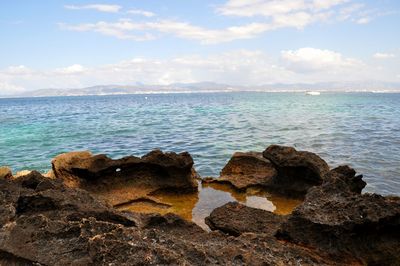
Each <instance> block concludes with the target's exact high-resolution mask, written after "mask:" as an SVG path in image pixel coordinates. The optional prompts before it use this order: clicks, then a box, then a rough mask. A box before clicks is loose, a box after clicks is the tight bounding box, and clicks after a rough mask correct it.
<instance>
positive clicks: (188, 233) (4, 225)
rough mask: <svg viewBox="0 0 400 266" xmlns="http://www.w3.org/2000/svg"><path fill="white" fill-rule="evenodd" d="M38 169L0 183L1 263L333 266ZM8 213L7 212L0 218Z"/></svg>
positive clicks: (307, 253) (319, 257)
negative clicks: (148, 209)
mask: <svg viewBox="0 0 400 266" xmlns="http://www.w3.org/2000/svg"><path fill="white" fill-rule="evenodd" d="M44 180H45V177H43V176H41V175H40V174H39V173H37V172H32V173H31V174H29V175H28V176H25V177H20V178H19V179H17V180H4V179H3V180H0V214H1V215H0V263H1V264H4V265H110V264H115V265H143V264H146V265H216V264H219V265H236V264H245V265H246V264H247V265H261V264H263V263H264V264H265V263H266V264H279V265H294V264H296V263H299V261H301V263H302V264H306V265H321V264H325V265H338V264H340V262H335V261H332V260H331V259H329V257H326V256H325V255H324V254H323V253H321V254H317V253H315V252H313V251H312V250H309V249H306V248H303V247H300V246H296V245H294V244H291V243H283V242H280V241H277V240H276V239H275V238H273V237H270V236H266V235H265V234H261V235H258V234H254V233H245V234H242V235H240V236H239V237H237V238H235V237H231V236H227V235H225V234H222V233H218V232H213V233H207V232H205V231H203V230H202V229H201V228H200V227H198V226H197V225H195V224H193V223H191V222H188V221H184V220H182V219H181V218H180V217H178V216H176V215H172V214H168V215H165V216H160V215H154V214H148V215H144V214H141V215H136V214H125V213H120V212H117V211H115V210H114V209H112V208H110V207H109V206H106V205H104V204H102V203H101V202H99V201H97V200H95V199H94V198H93V197H92V196H91V195H90V194H88V193H87V192H86V191H84V190H81V189H73V188H72V189H71V188H68V187H66V186H65V185H63V184H62V183H61V182H57V181H56V180H52V179H48V181H49V182H50V183H51V185H52V186H48V188H47V189H45V190H41V189H39V188H40V184H42V182H43V181H44ZM5 210H8V212H7V215H4V214H5V213H6V212H5Z"/></svg>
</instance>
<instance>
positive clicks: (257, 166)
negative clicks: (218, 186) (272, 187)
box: [218, 152, 277, 189]
mask: <svg viewBox="0 0 400 266" xmlns="http://www.w3.org/2000/svg"><path fill="white" fill-rule="evenodd" d="M276 174H277V172H276V170H275V168H274V166H273V165H272V164H271V162H270V161H269V160H267V159H265V158H264V157H263V156H262V153H261V152H236V153H235V154H234V155H233V156H232V158H231V159H230V160H229V162H228V164H227V165H225V167H224V168H223V169H222V171H221V174H220V177H219V178H218V180H219V181H222V182H225V181H226V182H229V183H231V184H232V185H233V186H235V187H236V188H238V189H246V188H247V187H250V186H266V185H268V184H269V182H270V181H271V179H272V178H274V177H275V176H276Z"/></svg>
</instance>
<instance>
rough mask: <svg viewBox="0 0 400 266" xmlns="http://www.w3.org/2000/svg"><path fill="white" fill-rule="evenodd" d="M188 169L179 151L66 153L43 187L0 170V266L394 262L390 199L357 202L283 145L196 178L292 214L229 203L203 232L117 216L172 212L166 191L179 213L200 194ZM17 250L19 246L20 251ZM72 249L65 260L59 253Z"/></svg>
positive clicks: (341, 181)
mask: <svg viewBox="0 0 400 266" xmlns="http://www.w3.org/2000/svg"><path fill="white" fill-rule="evenodd" d="M193 165H194V162H193V159H192V158H191V156H190V154H189V153H185V152H184V153H180V154H176V153H163V152H161V151H158V150H155V151H152V152H150V153H149V154H147V155H145V156H143V157H134V156H128V157H124V158H121V159H117V160H113V159H110V158H108V157H107V156H105V155H93V154H91V153H89V152H73V153H66V154H62V155H59V156H57V157H56V158H55V159H54V160H53V161H52V166H53V167H52V168H53V176H50V177H44V176H42V175H41V174H39V173H38V172H35V171H33V172H31V173H29V174H28V175H23V176H19V177H13V176H12V174H11V172H10V171H0V172H1V173H2V176H1V177H0V183H1V186H0V187H1V193H0V196H1V197H2V201H1V204H2V209H1V210H2V211H1V212H2V217H3V218H2V219H1V220H0V222H1V226H2V227H1V229H0V262H3V263H17V264H18V263H23V262H30V263H31V262H32V263H33V262H34V263H39V264H57V263H61V264H63V263H78V262H81V263H84V264H87V263H96V264H107V263H108V262H114V263H115V262H119V263H123V264H126V263H128V264H137V263H139V262H140V261H141V260H143V258H146V264H185V263H186V264H195V265H202V264H210V263H211V264H215V263H217V262H218V263H220V264H226V263H228V264H230V263H236V262H237V260H240V261H241V262H242V263H244V264H259V263H261V262H267V263H273V264H277V263H278V264H279V263H285V264H294V263H296V261H298V259H299V258H301V260H302V261H303V263H305V264H311V265H319V264H326V265H345V264H349V263H350V264H354V265H358V264H360V265H363V264H380V265H393V264H396V263H398V262H399V261H400V257H399V254H400V250H399V248H400V236H399V235H398V232H400V230H399V229H400V222H399V221H400V220H399V217H400V198H399V197H395V196H388V197H382V196H379V195H377V194H369V193H361V192H362V189H363V188H364V187H365V185H366V183H365V182H364V181H363V180H362V175H356V172H355V171H354V170H353V169H352V168H350V167H348V166H340V167H337V168H334V169H331V168H330V167H329V166H328V164H327V163H326V162H325V161H324V160H323V159H322V158H320V157H319V156H318V155H316V154H314V153H311V152H306V151H297V150H295V149H294V148H291V147H285V146H277V145H271V146H269V147H268V148H267V149H265V150H264V151H263V152H244V153H243V152H242V153H235V154H234V155H233V156H232V158H231V160H230V161H229V162H228V163H227V165H226V166H225V167H224V168H223V169H222V171H221V174H220V177H219V178H202V179H201V183H203V184H204V185H206V186H207V185H211V184H221V185H222V186H226V184H229V186H230V189H232V190H235V191H237V193H239V194H238V195H239V196H238V197H243V196H245V197H246V195H247V194H246V193H247V191H248V189H254V187H262V188H263V189H265V191H268V192H269V193H273V194H275V195H281V197H286V198H287V199H290V198H292V197H293V196H296V198H297V199H300V201H299V203H298V204H297V205H296V206H293V208H294V211H293V212H291V211H289V212H287V213H281V214H276V213H275V214H274V213H273V212H270V211H267V210H263V209H260V208H253V207H249V206H246V205H243V204H242V203H240V200H238V201H239V202H236V203H226V204H224V205H222V206H217V207H216V208H215V209H214V210H213V211H212V212H211V213H210V214H209V216H208V217H206V218H205V223H206V224H207V225H208V226H209V228H210V229H211V230H212V232H207V231H208V230H209V229H208V230H206V231H204V229H202V228H201V227H199V226H198V225H196V224H195V223H193V222H191V221H189V220H188V219H187V218H186V220H185V219H182V218H181V217H180V216H177V215H176V214H169V213H167V214H165V213H163V214H156V213H151V212H150V213H148V212H141V211H140V206H139V210H138V209H136V211H132V209H131V210H129V208H128V209H122V210H119V209H118V206H126V204H128V205H129V204H135V203H137V202H147V203H148V202H152V204H158V205H159V206H162V207H160V208H161V209H162V208H165V206H167V204H170V203H166V202H163V201H162V200H163V197H162V196H161V197H157V195H166V194H165V193H167V194H168V193H173V194H174V195H175V197H176V198H177V200H176V202H175V203H179V202H182V200H183V201H184V202H186V203H188V202H187V201H188V198H187V195H188V194H189V195H190V193H196V191H198V186H199V184H198V180H200V179H199V176H198V174H197V173H196V171H195V169H194V168H193ZM241 191H242V192H241ZM160 193H161V194H160ZM273 194H270V195H273ZM165 199H166V198H165V196H164V200H165ZM179 199H181V200H179ZM189 201H190V200H189ZM272 202H273V201H272ZM189 204H192V203H189ZM113 205H114V206H117V207H112V206H113ZM181 207H182V206H181ZM167 208H168V207H167ZM178 208H180V207H179V206H178ZM11 236H13V237H11ZM18 243H27V244H25V246H24V251H23V252H22V250H21V249H19V248H18ZM50 247H51V249H50ZM139 247H140V248H139ZM261 247H264V248H261ZM138 248H139V250H142V251H143V252H144V253H142V252H138ZM71 249H72V250H75V251H73V252H68V250H71ZM60 251H62V252H60ZM49 252H50V254H51V256H49ZM146 254H147V255H146ZM1 259H2V260H3V261H2V260H1Z"/></svg>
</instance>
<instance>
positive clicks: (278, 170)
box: [203, 145, 329, 197]
mask: <svg viewBox="0 0 400 266" xmlns="http://www.w3.org/2000/svg"><path fill="white" fill-rule="evenodd" d="M328 172H329V166H328V164H327V163H326V162H325V161H324V160H323V159H322V158H320V157H319V156H318V155H316V154H314V153H311V152H306V151H296V150H295V149H294V148H292V147H285V146H278V145H271V146H269V147H268V148H267V149H266V150H265V151H264V152H263V153H258V152H246V153H241V152H237V153H235V154H234V155H233V156H232V158H231V159H230V161H229V162H228V164H227V165H226V166H225V167H224V168H223V170H222V171H221V174H220V177H219V178H206V179H204V180H203V182H205V183H207V182H208V183H229V184H231V185H233V186H234V187H236V188H237V189H240V190H243V189H246V188H248V187H251V186H262V187H265V188H268V189H271V190H272V191H274V192H279V193H281V194H286V195H291V196H296V197H298V196H304V195H305V194H306V192H307V190H308V189H309V188H310V187H312V186H316V185H320V184H322V181H323V178H324V176H325V175H326V174H327V173H328Z"/></svg>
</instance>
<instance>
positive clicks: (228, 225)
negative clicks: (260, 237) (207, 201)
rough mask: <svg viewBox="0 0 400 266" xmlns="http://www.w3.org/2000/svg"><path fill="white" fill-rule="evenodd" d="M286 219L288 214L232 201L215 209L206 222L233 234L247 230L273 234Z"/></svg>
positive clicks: (210, 225)
mask: <svg viewBox="0 0 400 266" xmlns="http://www.w3.org/2000/svg"><path fill="white" fill-rule="evenodd" d="M285 220H286V216H282V215H277V214H274V213H272V212H268V211H264V210H261V209H255V208H250V207H247V206H244V205H242V204H240V203H237V202H230V203H227V204H225V205H223V206H221V207H219V208H217V209H215V210H214V211H213V212H212V213H211V214H210V216H209V217H207V218H206V224H207V225H208V226H209V227H210V228H211V229H212V230H219V231H222V232H225V233H227V234H230V235H233V236H239V235H241V234H242V233H246V232H252V233H263V234H267V235H269V236H273V235H275V233H276V231H277V230H278V228H279V227H280V225H281V223H283V221H285Z"/></svg>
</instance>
